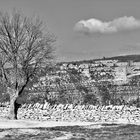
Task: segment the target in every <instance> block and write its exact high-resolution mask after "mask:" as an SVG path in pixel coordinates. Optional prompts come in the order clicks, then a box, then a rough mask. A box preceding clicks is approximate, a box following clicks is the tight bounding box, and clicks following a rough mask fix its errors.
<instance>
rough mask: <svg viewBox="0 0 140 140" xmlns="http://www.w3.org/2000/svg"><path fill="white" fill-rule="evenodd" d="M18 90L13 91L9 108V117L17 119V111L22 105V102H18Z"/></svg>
mask: <svg viewBox="0 0 140 140" xmlns="http://www.w3.org/2000/svg"><path fill="white" fill-rule="evenodd" d="M17 99H18V91H16V92H15V93H13V94H12V95H11V96H10V110H9V119H14V120H16V119H17V112H18V109H19V107H20V104H18V103H17Z"/></svg>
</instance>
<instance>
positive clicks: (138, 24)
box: [75, 16, 140, 33]
mask: <svg viewBox="0 0 140 140" xmlns="http://www.w3.org/2000/svg"><path fill="white" fill-rule="evenodd" d="M136 28H140V20H137V19H135V18H134V17H133V16H131V17H127V16H124V17H120V18H117V19H114V20H112V21H109V22H103V21H101V20H98V19H95V18H92V19H89V20H81V21H79V22H78V23H76V25H75V30H76V31H80V32H84V33H115V32H118V31H121V30H132V29H136Z"/></svg>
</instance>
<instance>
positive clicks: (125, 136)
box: [0, 124, 140, 140]
mask: <svg viewBox="0 0 140 140" xmlns="http://www.w3.org/2000/svg"><path fill="white" fill-rule="evenodd" d="M139 139H140V126H138V125H132V124H127V125H125V124H102V125H101V124H99V125H97V124H96V125H95V124H94V125H87V126H86V125H85V126H56V127H48V128H8V129H0V140H139Z"/></svg>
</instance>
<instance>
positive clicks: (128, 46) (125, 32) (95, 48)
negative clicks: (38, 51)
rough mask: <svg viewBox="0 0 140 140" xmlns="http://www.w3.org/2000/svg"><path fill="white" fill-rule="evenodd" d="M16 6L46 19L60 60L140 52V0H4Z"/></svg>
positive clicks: (3, 4)
mask: <svg viewBox="0 0 140 140" xmlns="http://www.w3.org/2000/svg"><path fill="white" fill-rule="evenodd" d="M12 8H17V9H21V10H22V11H23V13H24V14H25V15H39V16H40V17H41V18H42V19H43V20H44V21H45V22H46V24H47V26H48V28H49V30H50V31H51V32H52V33H54V34H55V35H56V36H57V59H58V60H59V61H71V60H83V59H93V58H102V57H103V56H105V57H109V56H115V55H125V54H140V0H0V9H1V10H7V11H10V10H11V9H12Z"/></svg>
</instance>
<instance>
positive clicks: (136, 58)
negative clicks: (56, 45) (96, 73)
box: [58, 55, 140, 65]
mask: <svg viewBox="0 0 140 140" xmlns="http://www.w3.org/2000/svg"><path fill="white" fill-rule="evenodd" d="M101 60H118V61H119V62H128V61H130V60H132V61H134V62H139V61H140V55H120V56H113V57H103V58H100V59H90V60H80V61H71V62H59V63H58V64H60V65H61V64H63V63H67V64H68V63H75V64H82V63H92V62H94V61H101Z"/></svg>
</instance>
